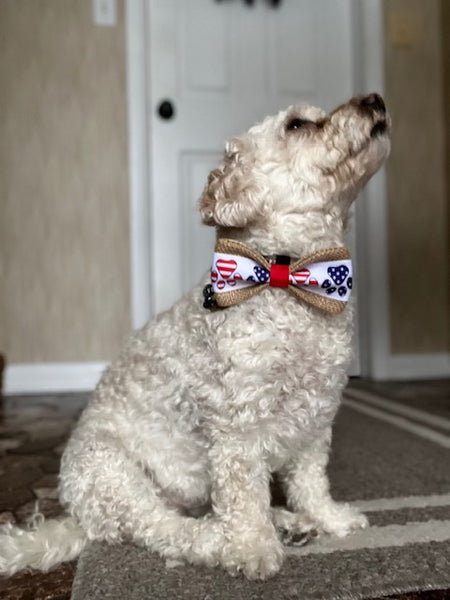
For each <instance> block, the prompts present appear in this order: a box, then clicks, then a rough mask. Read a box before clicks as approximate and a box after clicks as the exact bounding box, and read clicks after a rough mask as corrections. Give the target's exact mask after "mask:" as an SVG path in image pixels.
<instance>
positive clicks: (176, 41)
mask: <svg viewBox="0 0 450 600" xmlns="http://www.w3.org/2000/svg"><path fill="white" fill-rule="evenodd" d="M352 4H353V3H352V0H281V2H279V5H278V7H277V8H274V7H273V6H271V2H270V1H269V0H255V2H254V3H253V5H248V4H246V3H245V1H244V0H150V4H149V7H150V10H149V11H148V23H147V31H148V32H149V35H148V40H149V48H148V52H149V69H150V71H149V81H150V106H149V112H150V116H149V127H150V135H149V137H150V140H151V166H150V186H151V223H152V232H151V241H150V242H151V256H152V259H151V260H152V283H153V286H152V287H153V292H152V293H153V298H152V306H153V309H154V312H155V313H158V312H160V311H161V310H163V309H165V308H167V307H169V306H170V305H171V304H172V303H173V302H174V301H175V300H176V299H177V298H178V297H180V296H181V294H182V293H183V292H184V291H186V290H187V289H189V287H191V286H192V285H193V284H194V283H196V282H197V281H198V280H199V278H200V276H201V274H202V273H204V271H205V270H206V268H207V267H208V266H209V264H210V262H211V256H212V250H213V245H214V230H213V229H212V228H209V227H205V226H203V225H201V223H200V218H199V215H198V211H197V208H196V204H197V200H198V198H199V196H200V193H201V191H202V189H203V186H204V184H205V181H206V176H207V174H208V172H209V171H210V170H211V169H212V168H214V167H216V166H217V165H218V163H219V162H220V160H221V157H222V154H223V148H224V143H225V140H226V139H227V138H229V137H231V136H233V135H237V134H240V133H243V132H244V131H245V130H247V129H248V127H249V126H251V125H252V124H254V123H255V122H257V121H259V120H260V119H262V118H263V117H264V116H265V115H268V114H273V113H275V112H277V111H278V110H280V109H282V108H285V107H286V106H288V105H289V104H292V103H295V102H299V101H306V102H308V103H312V104H315V105H317V106H320V107H322V108H324V109H326V110H328V109H331V108H334V107H335V106H336V105H337V104H338V103H340V102H343V101H345V100H346V99H348V98H349V96H350V95H351V94H352V91H353V78H352V64H353V63H352V47H351V40H352V24H351V23H352V14H351V13H352ZM164 101H168V102H169V103H170V105H171V106H172V109H173V111H174V112H173V116H172V117H171V118H166V119H165V118H163V117H161V116H160V114H159V112H158V109H159V108H160V107H161V104H162V103H163V102H164ZM165 108H166V109H167V108H170V107H168V105H167V104H166V105H165ZM169 112H170V111H169ZM165 114H166V116H167V113H165Z"/></svg>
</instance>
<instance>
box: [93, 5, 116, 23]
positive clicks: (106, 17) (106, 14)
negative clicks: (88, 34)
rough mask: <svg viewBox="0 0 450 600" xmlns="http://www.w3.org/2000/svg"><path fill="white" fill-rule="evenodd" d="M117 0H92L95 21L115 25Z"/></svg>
mask: <svg viewBox="0 0 450 600" xmlns="http://www.w3.org/2000/svg"><path fill="white" fill-rule="evenodd" d="M116 8H117V7H116V0H92V12H93V15H94V23H95V24H96V25H101V26H103V27H114V25H115V24H116V21H117V14H116Z"/></svg>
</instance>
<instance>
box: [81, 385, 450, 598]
mask: <svg viewBox="0 0 450 600" xmlns="http://www.w3.org/2000/svg"><path fill="white" fill-rule="evenodd" d="M393 396H394V397H392V394H391V398H390V399H388V398H387V397H385V396H383V395H382V394H381V393H380V392H379V391H376V393H374V392H373V391H368V390H367V389H364V386H363V385H358V383H357V382H356V384H354V385H353V386H352V387H351V388H349V389H348V391H347V392H346V397H345V401H344V405H343V407H342V409H341V411H340V413H339V415H338V418H337V421H336V425H335V430H334V440H333V452H332V456H331V460H330V465H329V474H330V480H331V487H332V492H333V496H334V497H335V499H337V500H345V501H348V502H351V503H354V504H355V505H357V506H359V507H361V508H362V509H363V510H364V511H365V512H366V514H367V515H368V517H369V521H370V527H369V529H367V530H365V531H362V532H359V533H356V534H354V535H352V536H351V537H348V538H344V539H338V538H335V537H332V536H323V537H319V538H316V539H315V540H314V541H312V542H311V543H310V544H308V545H307V546H304V547H301V548H288V550H287V558H286V561H285V564H284V565H283V568H282V570H281V572H280V573H279V574H278V575H277V576H276V577H274V578H273V579H271V580H269V581H266V582H262V583H258V582H257V583H255V582H249V581H247V580H245V579H244V578H243V577H236V578H233V577H231V576H229V575H228V574H226V573H225V572H223V571H222V570H221V569H212V570H211V569H206V568H198V567H192V566H187V565H186V566H178V567H175V568H171V569H167V568H166V566H165V564H164V561H163V560H161V559H160V558H159V557H157V556H155V555H153V554H151V553H149V552H147V551H145V550H143V549H139V548H136V547H134V546H131V545H127V546H107V545H105V544H97V543H96V544H92V545H90V546H89V547H88V548H86V550H85V551H84V553H83V554H82V556H81V559H80V561H79V565H78V570H77V573H76V576H75V581H74V585H73V591H72V599H73V600H97V599H100V598H122V599H123V600H134V599H136V600H137V599H141V598H149V599H150V598H151V599H159V598H170V599H171V600H172V599H174V600H175V599H186V600H189V599H192V600H193V599H196V600H197V599H201V600H216V599H217V600H219V599H221V600H223V599H228V598H230V599H231V598H233V599H235V600H241V599H242V600H244V599H245V600H251V599H255V600H256V599H272V598H277V599H280V600H283V599H289V600H293V599H298V600H300V599H301V600H347V599H348V600H352V599H355V600H356V599H369V598H370V599H371V598H379V597H382V596H387V595H392V594H400V593H403V592H413V591H416V590H422V591H423V590H446V589H448V588H450V436H449V431H450V414H449V413H450V405H449V400H448V398H447V399H446V400H445V401H442V397H441V396H440V397H439V400H436V401H435V402H433V399H431V401H430V399H429V398H428V399H427V400H428V401H427V402H426V403H424V402H421V400H420V397H417V398H416V399H415V401H414V402H410V401H405V400H404V399H402V397H395V394H394V395H393ZM409 399H410V397H409ZM446 594H447V592H445V591H444V592H442V596H440V597H441V598H446V597H450V594H449V595H448V596H447V595H446Z"/></svg>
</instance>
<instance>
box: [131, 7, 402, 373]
mask: <svg viewBox="0 0 450 600" xmlns="http://www.w3.org/2000/svg"><path fill="white" fill-rule="evenodd" d="M148 10H149V4H148V0H125V19H126V25H125V27H126V59H127V100H128V145H129V150H128V152H129V197H130V200H129V201H130V269H131V321H132V326H133V328H135V329H137V328H139V327H141V326H142V325H143V324H144V323H145V322H146V321H147V320H148V319H149V318H150V317H152V316H153V305H154V303H153V299H152V292H153V287H152V278H151V271H150V268H151V254H150V253H151V250H150V235H151V231H152V223H151V217H150V215H151V211H150V206H151V205H150V203H151V201H152V199H151V198H150V194H149V192H150V185H149V183H150V176H151V175H150V165H151V162H150V159H151V156H150V126H149V120H148V114H149V110H150V94H149V81H150V78H149V68H148V56H149V54H148V52H149V50H148V49H149V40H148V32H147V31H146V25H145V24H146V23H147V18H146V17H147V16H148V14H147V11H148ZM353 10H354V12H353V27H352V29H353V44H352V45H353V57H354V59H353V60H354V64H353V73H354V77H353V81H354V88H355V91H360V90H361V91H366V92H371V91H378V92H380V93H383V92H384V64H383V60H384V59H383V56H384V23H383V21H384V14H383V5H382V0H361V1H360V2H355V3H354V9H353ZM363 196H364V197H363V198H361V199H360V202H358V203H357V205H356V208H355V218H356V227H357V235H356V245H357V249H358V264H357V265H356V271H357V278H358V281H359V282H360V285H359V292H358V300H359V319H358V324H357V326H358V327H357V331H358V340H357V342H358V345H359V355H360V368H361V374H362V375H365V376H368V375H370V376H371V377H374V378H377V379H383V378H386V377H388V376H389V375H390V374H391V370H392V369H391V368H389V358H390V348H389V340H390V328H389V306H388V274H387V264H388V263H387V227H386V176H385V173H384V170H382V171H380V172H379V173H378V174H377V175H376V176H375V177H374V178H373V179H372V180H371V182H370V183H369V185H368V186H367V187H366V188H365V190H364V193H363ZM368 290H370V294H369V293H368Z"/></svg>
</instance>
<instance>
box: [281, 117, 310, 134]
mask: <svg viewBox="0 0 450 600" xmlns="http://www.w3.org/2000/svg"><path fill="white" fill-rule="evenodd" d="M310 123H311V121H308V120H307V119H300V118H299V117H295V118H294V119H291V120H290V121H289V122H288V124H287V125H286V131H293V130H294V129H300V128H301V127H304V126H305V125H309V124H310Z"/></svg>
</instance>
